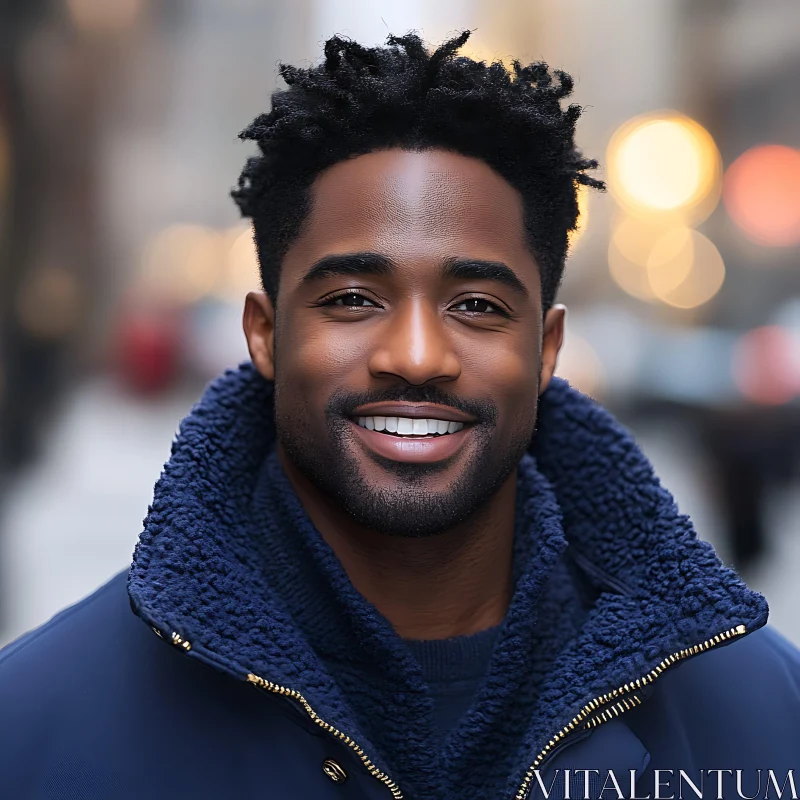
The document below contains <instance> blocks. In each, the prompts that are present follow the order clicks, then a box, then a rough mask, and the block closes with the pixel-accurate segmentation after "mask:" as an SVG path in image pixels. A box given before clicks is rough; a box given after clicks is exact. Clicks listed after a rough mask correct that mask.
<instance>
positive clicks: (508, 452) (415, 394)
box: [275, 381, 538, 538]
mask: <svg viewBox="0 0 800 800" xmlns="http://www.w3.org/2000/svg"><path fill="white" fill-rule="evenodd" d="M275 389H276V393H275V401H276V402H275V424H276V428H277V438H278V441H279V442H280V444H281V446H282V447H283V449H284V452H285V453H286V455H287V456H288V457H289V458H290V459H291V461H292V462H293V464H294V465H295V466H296V468H297V469H298V470H299V471H300V472H301V473H302V474H303V475H304V476H305V477H306V478H307V479H308V480H309V481H311V483H312V484H313V485H314V486H315V487H316V488H317V489H318V490H319V491H320V492H322V493H324V494H326V495H327V496H328V497H330V498H332V499H333V500H334V501H336V502H337V503H338V504H339V505H340V506H341V507H342V508H343V509H344V510H345V512H346V513H347V514H349V515H350V516H351V517H352V518H353V519H354V520H355V521H356V522H357V523H359V524H360V525H362V526H364V527H366V528H368V529H371V530H374V531H376V532H378V533H381V534H388V535H392V536H404V537H412V538H421V537H427V536H433V535H436V534H439V533H443V532H445V531H447V530H449V529H450V528H452V527H453V526H455V525H457V524H458V523H459V522H461V521H463V520H465V519H467V518H468V517H470V516H471V515H472V514H474V513H475V512H476V511H477V510H478V509H480V508H481V507H482V506H483V505H484V504H485V503H486V502H487V501H488V500H489V499H490V498H491V497H492V496H493V495H494V494H495V492H497V491H498V490H499V489H500V487H501V486H502V485H503V483H504V482H505V480H506V479H507V478H508V476H509V475H510V474H511V473H512V472H513V471H514V469H516V467H517V465H518V463H519V460H520V458H522V456H523V455H524V453H525V451H526V449H527V448H528V445H529V444H530V441H531V438H532V436H533V434H534V431H535V420H536V405H534V408H533V413H532V414H531V415H530V417H529V418H528V419H526V420H515V421H514V422H515V424H514V425H513V427H512V430H513V431H514V433H513V434H512V435H511V436H510V437H509V438H508V440H506V441H498V437H497V425H496V422H497V417H498V413H497V408H496V406H494V404H492V403H490V402H488V401H470V402H467V401H463V400H459V399H457V398H454V397H451V396H448V395H447V394H445V393H443V392H441V391H440V390H439V389H438V388H437V387H435V386H407V387H406V388H405V389H397V388H395V389H393V390H388V391H382V392H372V393H361V394H358V395H355V394H351V393H345V392H338V393H335V394H334V395H333V396H332V397H331V398H330V399H329V401H328V403H327V406H326V409H325V430H326V435H325V436H323V437H322V440H320V437H319V436H316V435H314V434H313V433H312V432H311V431H310V430H309V428H308V425H307V420H308V418H309V417H308V414H307V412H305V411H303V410H302V409H301V408H299V407H298V405H297V403H292V402H291V401H290V402H287V403H286V407H285V409H284V408H283V404H282V403H281V402H280V399H281V394H282V392H281V391H280V385H279V382H278V381H276V385H275ZM537 396H538V393H535V394H534V398H536V397H537ZM392 401H397V402H417V403H422V402H428V403H440V404H442V405H448V406H451V407H453V408H457V409H459V410H462V411H464V412H466V413H468V414H471V415H472V416H474V417H475V419H476V420H477V422H476V423H475V424H474V425H473V426H472V427H471V430H470V432H469V437H470V440H471V441H469V442H467V443H465V445H464V448H462V450H461V451H460V452H459V453H457V454H455V455H454V456H453V457H452V458H451V459H446V460H443V461H440V462H437V463H433V464H414V463H408V462H397V461H392V460H391V459H387V458H383V457H382V456H378V455H377V454H374V453H367V455H368V457H369V458H370V459H371V460H372V461H373V462H374V463H375V469H376V472H377V471H378V470H380V471H382V472H383V473H384V474H388V475H389V476H393V477H394V478H395V480H394V481H393V482H392V484H393V485H391V486H390V487H386V486H375V485H374V484H373V483H371V482H370V481H369V477H368V475H367V474H365V469H364V464H363V459H360V458H359V457H358V456H357V453H358V452H359V451H360V452H364V451H362V450H361V448H360V445H359V443H358V442H357V441H356V439H355V437H354V435H353V430H352V423H351V422H350V421H349V419H348V417H349V416H350V412H351V411H352V409H355V408H357V407H358V406H360V405H364V404H367V403H374V402H392ZM279 409H280V410H279ZM465 449H468V451H469V452H468V454H467V455H466V458H465V454H464V450H465ZM456 460H458V461H460V462H462V466H461V469H460V470H459V472H458V474H457V475H456V476H455V478H454V479H453V480H452V482H451V483H450V484H449V485H448V486H447V488H446V489H440V490H434V489H432V488H431V487H430V486H429V485H428V484H429V483H430V482H431V480H430V479H435V477H436V475H437V474H438V473H442V472H445V471H446V470H447V469H448V468H450V467H451V466H452V463H453V462H455V461H456Z"/></svg>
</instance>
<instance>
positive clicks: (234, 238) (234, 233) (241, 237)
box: [215, 225, 259, 302]
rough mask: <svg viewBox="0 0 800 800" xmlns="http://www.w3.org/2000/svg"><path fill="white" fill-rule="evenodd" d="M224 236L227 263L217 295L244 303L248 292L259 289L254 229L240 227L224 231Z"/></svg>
mask: <svg viewBox="0 0 800 800" xmlns="http://www.w3.org/2000/svg"><path fill="white" fill-rule="evenodd" d="M222 236H223V240H224V244H223V249H224V251H225V254H224V257H225V261H224V266H223V270H222V273H221V275H220V276H219V280H218V282H217V286H216V288H215V293H216V294H217V295H218V296H220V297H222V298H223V299H227V300H231V301H234V302H238V301H243V300H244V296H245V295H246V294H247V292H249V291H252V290H255V289H258V288H259V273H258V256H257V255H256V247H255V242H254V241H253V229H252V227H251V226H249V225H248V226H246V227H243V226H241V225H238V226H236V227H233V228H229V229H228V230H227V231H224V232H223V234H222Z"/></svg>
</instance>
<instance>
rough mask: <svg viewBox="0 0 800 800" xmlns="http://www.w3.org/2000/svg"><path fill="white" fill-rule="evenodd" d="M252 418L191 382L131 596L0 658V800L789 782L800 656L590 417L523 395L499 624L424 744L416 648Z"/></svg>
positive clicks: (596, 411) (427, 690)
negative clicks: (445, 720)
mask: <svg viewBox="0 0 800 800" xmlns="http://www.w3.org/2000/svg"><path fill="white" fill-rule="evenodd" d="M271 402H272V386H271V384H268V383H267V382H265V381H263V379H261V378H260V377H259V376H258V375H257V373H256V372H255V371H254V370H253V368H252V366H250V365H245V366H243V367H241V368H240V369H239V370H238V371H232V372H229V373H227V374H226V375H225V376H223V377H222V378H221V379H220V380H219V381H217V382H216V383H215V384H214V385H212V386H211V387H210V388H209V390H208V391H207V393H206V395H205V396H204V398H203V401H202V402H201V403H200V404H199V406H198V407H196V408H195V409H194V410H193V412H192V414H191V415H190V416H189V417H187V419H186V420H185V421H184V422H183V424H182V425H181V430H180V434H179V436H178V438H177V440H176V441H175V443H174V445H173V449H172V455H171V458H170V461H169V463H168V464H167V466H166V467H165V470H164V473H163V475H162V477H161V479H160V480H159V482H158V484H157V486H156V490H155V496H154V500H153V504H152V506H151V508H150V511H149V514H148V517H147V519H146V521H145V530H144V532H143V534H142V536H141V539H140V542H139V544H138V546H137V549H136V553H135V556H134V562H133V565H132V568H131V570H130V573H129V577H128V587H127V589H128V595H127V596H126V595H125V593H124V587H123V585H122V584H121V582H120V581H119V580H116V581H113V582H112V583H111V584H109V585H108V586H107V587H105V588H104V589H103V590H100V591H99V592H98V593H97V594H95V595H93V596H92V597H91V598H89V599H88V600H87V601H84V603H82V604H80V605H79V606H77V607H75V608H74V609H72V610H70V611H68V612H65V613H64V614H63V615H61V616H60V617H58V618H56V619H55V620H53V621H52V622H51V623H49V624H48V625H47V626H44V627H43V628H41V629H39V630H38V631H35V632H33V633H31V634H28V635H27V636H26V637H23V639H21V640H19V641H18V642H17V643H15V644H13V645H12V646H11V647H10V648H7V649H6V650H5V651H3V653H2V654H0V710H2V716H0V797H6V796H8V797H14V798H17V797H24V798H28V797H30V798H51V797H80V798H94V797H97V798H100V797H103V798H106V797H120V798H129V797H130V798H133V797H155V798H158V797H173V796H192V797H207V798H219V797H257V796H258V797H267V798H276V800H282V799H283V798H287V799H288V798H297V797H311V796H314V797H317V798H323V800H324V799H325V798H331V800H333V798H352V799H353V800H355V798H362V799H363V798H375V799H376V800H378V798H381V797H383V798H384V799H386V798H388V797H394V798H396V800H399V798H406V799H407V800H412V799H413V800H429V798H430V799H433V800H446V799H447V798H459V800H489V799H490V798H491V800H495V798H506V799H507V800H512V798H524V797H525V796H526V795H527V794H528V792H529V791H530V790H533V793H532V795H531V796H541V795H539V794H537V792H538V791H539V789H538V779H539V777H541V775H544V777H545V780H546V781H547V780H549V779H551V778H553V779H555V781H556V783H555V786H556V787H558V786H559V783H558V782H559V781H563V779H564V772H563V770H564V769H565V768H567V767H569V768H571V769H575V768H577V767H581V768H585V769H595V768H601V769H604V770H608V769H615V770H621V772H619V774H620V775H622V774H623V773H624V772H626V771H628V770H631V771H632V772H633V774H634V776H635V778H636V780H638V781H639V783H638V784H637V785H640V786H646V785H649V786H650V787H651V790H652V779H653V775H654V770H655V769H671V770H678V769H685V770H702V769H719V768H730V769H737V768H739V769H744V770H748V769H752V770H755V769H762V770H766V769H773V770H775V771H776V772H778V773H780V771H781V770H783V772H784V774H785V773H786V771H787V770H788V769H790V768H793V769H800V765H799V764H797V761H798V754H800V722H799V720H800V657H798V654H797V651H796V650H794V649H793V648H792V647H791V646H789V645H788V644H787V643H786V642H785V640H783V639H781V638H780V637H779V636H778V635H777V634H775V633H774V632H771V631H769V630H763V631H762V630H759V629H761V628H763V626H764V625H765V623H766V619H767V612H768V610H767V604H766V601H765V600H764V598H763V597H761V596H760V595H758V594H757V593H755V592H752V591H750V590H749V589H748V588H747V587H746V586H745V585H744V584H743V583H742V582H741V580H740V579H739V578H738V577H737V576H736V575H735V573H734V572H732V571H731V570H730V569H728V568H726V567H725V566H724V565H722V564H721V563H720V561H719V559H718V558H717V557H716V555H715V554H714V552H713V550H712V548H711V547H710V546H709V545H708V544H706V543H704V542H702V541H700V540H698V538H697V536H696V535H695V532H694V531H693V529H692V526H691V523H690V521H689V519H688V518H687V517H685V516H684V515H681V514H680V513H679V512H678V510H677V508H676V507H675V503H674V501H673V499H672V497H671V496H670V494H669V493H668V492H667V491H666V490H665V489H664V488H663V487H662V486H661V485H660V483H659V481H658V480H657V478H656V477H655V475H654V474H653V470H652V467H651V466H650V464H649V462H648V461H647V459H646V458H645V457H644V456H643V454H642V453H641V451H640V450H639V449H638V447H637V446H636V444H635V442H634V440H633V439H632V437H631V436H630V434H629V433H627V431H625V430H624V429H623V428H622V427H621V426H619V425H618V424H617V423H616V422H615V421H614V420H613V418H611V417H610V416H609V415H608V413H607V412H605V411H604V410H603V409H602V408H601V407H600V406H598V405H597V404H596V403H594V402H593V401H591V400H590V399H589V398H587V397H585V396H583V395H581V394H580V393H578V392H576V391H575V390H573V389H571V388H570V387H569V386H568V385H567V384H566V383H565V382H564V381H562V380H558V379H556V380H554V381H552V382H551V385H550V386H549V388H548V389H547V391H546V392H545V393H544V395H543V397H542V400H541V405H540V420H539V426H538V432H537V435H536V437H535V439H534V441H533V442H532V444H531V448H530V452H529V453H528V455H527V456H526V457H524V458H523V460H522V462H521V463H520V468H519V473H518V474H519V478H518V484H517V490H518V494H517V517H516V519H517V527H516V531H515V553H514V556H515V559H514V580H515V589H514V594H513V597H512V602H511V605H510V608H509V610H508V614H507V616H506V619H505V621H504V622H503V625H502V626H501V627H500V629H499V631H498V632H497V640H496V643H495V645H494V648H493V652H492V655H491V659H490V662H489V665H488V668H487V669H488V671H487V674H486V678H485V680H484V681H483V682H482V683H481V685H480V687H479V689H478V692H477V694H476V696H475V698H474V701H473V702H472V703H471V705H470V707H469V708H468V710H467V711H466V713H465V714H464V715H463V717H462V718H461V719H460V720H459V722H458V724H457V725H456V726H455V727H454V728H453V729H452V730H451V731H450V732H449V733H448V734H447V736H446V737H445V738H444V740H443V741H442V740H441V737H440V736H439V735H438V732H437V723H436V715H435V706H434V700H433V695H432V692H431V686H430V685H429V683H428V682H426V680H425V674H424V672H423V669H422V665H421V664H420V660H419V657H418V654H417V655H416V656H415V648H414V646H413V645H411V646H410V645H409V643H407V642H405V641H404V640H402V639H401V638H400V637H398V636H397V635H396V633H395V632H394V631H393V630H392V628H391V626H390V625H389V623H388V622H387V620H386V619H385V618H383V617H382V616H381V615H380V614H379V613H378V611H377V610H376V609H375V608H374V607H373V606H371V605H370V604H369V603H368V602H367V601H366V600H365V599H364V598H363V597H362V596H361V595H359V594H358V592H357V591H356V590H355V588H354V587H353V586H352V584H351V582H350V581H349V579H348V578H347V575H346V574H345V573H344V570H343V569H342V567H341V565H340V563H339V562H338V560H337V559H336V557H335V555H334V554H333V552H332V551H331V550H330V548H329V547H328V546H327V545H326V544H325V542H324V541H323V540H322V538H321V537H320V536H319V534H318V532H317V531H316V530H315V528H314V527H313V525H312V524H311V523H310V520H309V519H308V516H307V514H306V513H305V510H304V509H303V507H302V505H301V504H300V502H299V500H298V498H297V496H296V495H295V493H294V492H293V491H292V490H291V486H290V485H289V484H288V481H287V480H286V477H285V475H283V473H282V470H280V468H279V465H278V464H277V461H276V460H275V459H274V458H270V457H269V456H270V453H271V451H272V448H273V446H274V440H275V433H274V430H273V428H272V423H271V420H272V408H271ZM128 600H130V605H131V607H132V609H133V611H134V613H135V614H136V616H138V617H139V618H140V619H139V620H137V619H136V617H135V616H134V615H133V614H131V613H130V611H129V610H128V607H127V603H128ZM142 622H144V623H146V625H145V624H142ZM154 633H157V634H158V638H157V637H156V636H155V635H154ZM161 640H165V641H166V643H165V642H164V641H161ZM204 667H210V668H211V669H210V670H209V669H204ZM257 690H258V692H259V693H260V696H258V694H257ZM331 759H332V760H334V761H335V762H336V764H338V765H339V766H338V770H340V771H337V769H336V768H333V767H332V766H331V763H330V760H331ZM537 769H541V770H542V771H543V772H542V773H541V775H538V774H537V773H536V771H535V770H537ZM343 775H346V776H347V777H346V778H344V779H343V778H342V776H343ZM648 781H649V782H650V783H649V784H648ZM581 786H582V783H581ZM600 789H601V787H600V786H599V785H595V784H592V785H591V787H590V796H591V797H598V796H599V792H600ZM176 793H177V794H176ZM550 796H551V797H556V796H559V794H558V789H557V788H556V790H555V792H554V793H551V795H550ZM561 796H563V789H562V793H561ZM573 796H576V795H575V794H574V793H573ZM577 796H583V795H582V790H581V793H579V794H577ZM603 796H605V797H608V796H613V795H609V794H608V793H606V794H605V795H603ZM626 796H627V795H626ZM708 796H712V795H708ZM732 796H735V795H732Z"/></svg>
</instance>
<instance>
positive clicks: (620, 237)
mask: <svg viewBox="0 0 800 800" xmlns="http://www.w3.org/2000/svg"><path fill="white" fill-rule="evenodd" d="M663 233H664V228H663V227H661V226H658V225H649V224H647V223H646V222H643V221H642V220H639V219H637V218H635V217H626V218H625V219H623V220H622V222H620V223H619V224H618V225H617V226H616V227H615V229H614V233H613V234H612V236H611V241H610V243H609V246H608V269H609V272H610V273H611V277H612V278H613V279H614V281H615V283H616V284H617V285H618V286H619V287H620V289H622V291H624V292H625V293H626V294H629V295H631V297H636V298H637V299H639V300H645V301H647V302H652V301H654V300H655V294H654V293H653V289H652V288H651V286H650V280H649V279H648V277H647V259H648V258H649V257H650V253H651V252H652V250H653V245H654V244H655V243H656V241H657V240H658V238H659V237H660V236H661V235H663Z"/></svg>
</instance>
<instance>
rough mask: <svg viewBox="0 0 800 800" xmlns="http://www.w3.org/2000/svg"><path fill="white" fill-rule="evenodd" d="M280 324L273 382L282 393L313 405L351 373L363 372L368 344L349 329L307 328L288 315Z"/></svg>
mask: <svg viewBox="0 0 800 800" xmlns="http://www.w3.org/2000/svg"><path fill="white" fill-rule="evenodd" d="M283 323H284V324H283V325H281V326H280V328H279V331H278V336H277V340H276V350H277V365H278V367H277V370H276V373H277V374H276V378H277V380H278V381H279V382H280V383H282V384H283V386H284V388H285V389H288V390H290V391H293V392H302V396H303V397H311V398H313V399H312V402H313V403H316V402H321V401H322V400H323V399H324V398H325V397H327V396H328V395H329V394H330V393H331V391H332V390H334V389H336V388H338V387H340V386H341V385H342V383H344V382H345V381H346V379H347V376H348V375H349V374H350V373H351V372H352V371H353V370H354V369H358V368H359V366H360V367H361V369H363V368H364V365H365V364H366V362H367V359H368V355H369V349H368V344H369V340H368V337H366V336H364V335H358V334H357V333H356V332H355V331H354V330H353V328H352V326H337V325H335V324H331V323H326V322H322V323H321V324H320V322H317V323H316V324H309V323H308V322H306V321H304V320H302V319H301V318H299V316H298V317H297V318H295V319H292V318H291V317H290V316H289V315H287V316H286V317H285V318H284V320H283ZM299 399H300V398H299V397H296V400H299Z"/></svg>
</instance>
